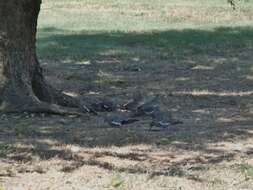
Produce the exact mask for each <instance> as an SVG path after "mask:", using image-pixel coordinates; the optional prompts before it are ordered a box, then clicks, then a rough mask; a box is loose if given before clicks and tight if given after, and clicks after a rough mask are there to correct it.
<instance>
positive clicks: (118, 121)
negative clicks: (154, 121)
mask: <svg viewBox="0 0 253 190" xmlns="http://www.w3.org/2000/svg"><path fill="white" fill-rule="evenodd" d="M105 121H106V122H107V123H108V124H110V125H111V126H112V127H121V126H123V125H127V124H131V123H134V122H136V121H139V120H138V119H136V118H132V117H131V116H130V115H128V114H125V113H122V112H120V113H115V114H113V115H110V116H107V117H106V118H105Z"/></svg>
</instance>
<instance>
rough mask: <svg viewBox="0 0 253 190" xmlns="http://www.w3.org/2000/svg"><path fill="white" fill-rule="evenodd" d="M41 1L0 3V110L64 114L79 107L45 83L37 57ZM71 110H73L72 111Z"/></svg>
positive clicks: (21, 0)
mask: <svg viewBox="0 0 253 190" xmlns="http://www.w3.org/2000/svg"><path fill="white" fill-rule="evenodd" d="M40 4H41V0H1V1H0V111H2V112H3V111H4V112H25V111H26V112H50V113H63V114H64V113H67V112H68V111H67V110H66V109H63V108H62V107H59V106H56V104H58V105H61V106H71V107H75V106H77V105H78V103H77V101H75V100H73V99H72V98H71V97H68V96H66V95H63V94H62V93H60V92H59V91H56V90H55V89H53V88H52V87H51V86H50V85H48V84H47V83H46V82H45V79H44V77H43V73H42V68H41V67H40V65H39V62H38V60H37V56H36V45H35V44H36V30H37V19H38V14H39V11H40ZM72 111H73V110H72Z"/></svg>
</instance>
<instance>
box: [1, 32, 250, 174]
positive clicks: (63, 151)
mask: <svg viewBox="0 0 253 190" xmlns="http://www.w3.org/2000/svg"><path fill="white" fill-rule="evenodd" d="M38 39H39V40H38V53H39V55H40V57H41V58H42V59H41V62H42V64H43V67H44V68H45V69H46V71H47V72H46V73H47V78H48V80H49V81H51V82H52V83H53V84H54V85H55V86H57V87H58V88H60V89H62V90H64V91H67V92H69V93H72V94H75V95H77V96H79V97H80V96H83V97H85V98H89V97H91V96H98V97H103V96H108V97H111V98H112V99H117V101H120V102H124V101H126V100H127V99H129V97H130V96H131V94H133V93H134V92H135V91H136V89H138V90H140V91H141V92H142V93H143V94H145V95H146V96H149V95H150V94H160V95H162V97H163V100H162V105H163V107H164V109H166V110H168V111H170V112H171V113H172V114H173V116H174V117H175V118H177V119H179V120H181V121H183V124H182V125H178V126H173V127H172V128H171V129H169V130H167V131H157V132H150V131H148V130H147V129H148V126H149V122H150V121H149V120H148V119H147V118H143V120H142V121H140V122H138V123H136V124H132V125H129V126H128V127H125V128H113V127H110V126H108V125H107V124H106V123H104V122H103V119H102V117H103V116H101V117H99V116H96V117H95V116H94V117H93V116H87V117H85V118H73V117H58V116H42V115H26V114H24V115H1V118H2V119H1V121H0V125H1V128H0V155H1V158H2V159H1V160H2V161H3V162H6V163H7V162H8V163H9V162H11V163H33V162H36V160H38V159H39V160H42V161H43V160H50V159H54V158H59V159H61V160H63V161H71V164H70V165H65V164H63V166H62V168H61V170H62V171H65V172H70V171H73V170H75V169H78V168H79V167H81V166H83V165H95V166H98V167H101V168H104V169H107V170H113V171H119V172H130V173H151V175H178V176H184V172H183V171H182V172H181V170H182V167H184V166H189V165H190V166H194V165H197V164H212V163H222V162H224V161H231V160H233V159H235V157H237V156H242V157H243V156H248V155H250V154H252V147H251V144H252V135H253V133H252V132H253V131H252V129H253V128H252V121H253V120H252V119H251V118H252V115H250V114H249V112H250V106H249V105H251V104H252V92H253V68H252V61H253V59H252V47H253V46H252V44H253V29H252V28H246V27H241V28H240V27H236V28H217V29H214V30H210V31H204V30H203V31H202V30H181V31H162V32H160V31H154V32H151V33H123V32H111V33H106V32H104V33H103V32H86V31H83V32H78V33H74V32H70V31H62V30H58V29H55V28H46V29H41V30H40V32H39V38H38ZM187 177H191V176H187Z"/></svg>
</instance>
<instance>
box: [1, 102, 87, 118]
mask: <svg viewBox="0 0 253 190" xmlns="http://www.w3.org/2000/svg"><path fill="white" fill-rule="evenodd" d="M0 112H4V113H24V112H26V113H46V114H56V115H77V116H83V115H84V113H81V112H80V111H79V109H77V108H69V107H63V106H59V105H56V104H49V103H46V102H40V101H38V102H33V103H29V104H23V105H22V106H21V105H18V106H15V105H10V104H6V106H2V107H1V108H0Z"/></svg>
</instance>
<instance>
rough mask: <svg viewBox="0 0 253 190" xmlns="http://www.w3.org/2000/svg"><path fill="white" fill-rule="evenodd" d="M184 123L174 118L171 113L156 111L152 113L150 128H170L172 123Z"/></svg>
mask: <svg viewBox="0 0 253 190" xmlns="http://www.w3.org/2000/svg"><path fill="white" fill-rule="evenodd" d="M177 124H182V122H181V121H177V120H174V119H173V118H172V116H171V114H170V113H167V112H161V111H159V110H158V111H155V112H154V113H153V114H152V122H151V123H150V128H149V129H150V130H151V129H152V128H153V127H157V128H161V129H168V128H169V127H170V126H172V125H177Z"/></svg>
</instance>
